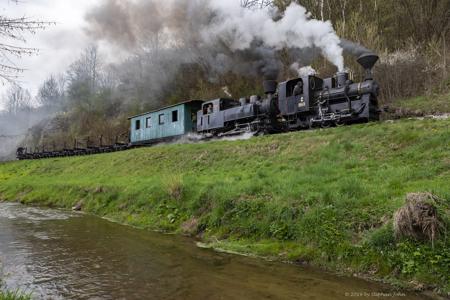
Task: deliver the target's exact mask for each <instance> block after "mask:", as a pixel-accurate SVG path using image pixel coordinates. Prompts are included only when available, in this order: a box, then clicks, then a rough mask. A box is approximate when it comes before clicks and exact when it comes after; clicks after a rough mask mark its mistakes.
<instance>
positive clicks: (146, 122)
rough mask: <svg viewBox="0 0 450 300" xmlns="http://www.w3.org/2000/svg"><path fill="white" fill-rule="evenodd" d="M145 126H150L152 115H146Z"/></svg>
mask: <svg viewBox="0 0 450 300" xmlns="http://www.w3.org/2000/svg"><path fill="white" fill-rule="evenodd" d="M145 127H147V128H151V127H152V117H148V118H147V119H145Z"/></svg>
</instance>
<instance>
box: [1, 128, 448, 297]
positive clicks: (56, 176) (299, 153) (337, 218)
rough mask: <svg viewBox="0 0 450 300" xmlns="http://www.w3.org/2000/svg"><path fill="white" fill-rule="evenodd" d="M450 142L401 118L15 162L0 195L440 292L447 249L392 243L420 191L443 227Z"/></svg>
mask: <svg viewBox="0 0 450 300" xmlns="http://www.w3.org/2000/svg"><path fill="white" fill-rule="evenodd" d="M449 132H450V120H448V119H447V120H428V119H426V120H401V121H395V122H383V123H371V124H364V125H356V126H351V127H339V128H332V129H328V130H316V131H305V132H295V133H289V134H282V135H273V136H266V137H258V138H252V139H250V140H242V141H233V142H231V141H220V142H210V143H203V144H184V145H164V146H158V147H153V148H142V149H136V150H131V151H126V152H120V153H112V154H103V155H97V156H86V157H74V158H60V159H50V160H41V161H22V162H10V163H4V164H0V196H1V198H3V199H5V200H6V199H8V200H12V201H20V202H22V203H30V204H31V203H32V204H39V205H46V206H53V207H65V208H71V207H73V206H76V205H77V204H78V205H79V206H81V207H82V209H83V210H84V211H87V212H90V213H93V214H96V215H99V216H102V217H107V218H110V219H113V220H115V221H118V222H122V223H126V224H130V225H133V226H137V227H140V228H148V229H153V230H164V231H168V232H177V233H182V234H191V235H195V236H198V237H199V238H200V239H201V240H202V241H203V242H204V243H206V244H207V245H210V246H214V247H219V248H222V249H225V250H231V251H236V252H239V253H252V254H255V255H261V256H265V257H271V258H274V259H278V260H288V261H292V262H297V263H308V264H312V265H316V266H320V267H324V268H327V269H330V270H334V271H338V272H343V273H346V274H358V275H365V276H370V277H373V278H379V279H383V280H386V281H389V282H391V283H398V284H401V285H407V286H415V287H418V288H422V289H434V290H435V291H439V292H441V293H443V294H446V293H448V292H450V286H449V281H448V278H450V240H449V239H448V238H446V237H443V236H441V237H440V238H439V239H438V240H436V241H435V242H434V245H432V244H431V243H429V242H417V241H411V240H396V239H395V237H394V232H393V228H392V218H393V214H394V212H395V211H396V210H397V209H398V208H400V207H401V206H402V205H403V204H404V202H405V197H406V195H407V194H408V193H415V192H431V193H433V194H434V195H436V196H438V197H439V198H440V199H444V200H443V201H442V202H439V203H437V205H438V210H439V211H440V212H441V214H443V215H444V217H446V218H448V210H447V209H448V200H449V199H450V185H449V184H448V183H449V182H450V171H449V170H450V161H449V157H450V149H449V147H448V145H449V144H450V134H449ZM447 227H448V225H447Z"/></svg>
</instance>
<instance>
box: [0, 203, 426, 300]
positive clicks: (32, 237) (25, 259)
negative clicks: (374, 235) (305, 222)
mask: <svg viewBox="0 0 450 300" xmlns="http://www.w3.org/2000/svg"><path fill="white" fill-rule="evenodd" d="M0 262H1V265H2V266H1V271H0V272H1V273H0V274H1V275H0V277H3V280H4V284H5V285H6V286H7V287H8V288H10V289H12V290H14V289H16V288H20V289H21V290H25V291H31V292H33V295H34V296H35V298H36V299H158V300H160V299H227V300H228V299H318V300H326V299H347V300H348V299H363V298H369V299H424V298H423V297H422V298H421V297H419V296H417V295H413V294H407V295H404V294H403V295H402V294H400V295H395V292H394V291H390V290H389V289H388V288H386V287H385V286H381V285H377V284H372V283H367V282H365V281H361V280H357V279H353V278H340V277H336V276H332V275H329V274H326V273H323V272H319V271H317V270H311V269H308V268H302V267H298V266H292V265H285V264H279V263H270V262H265V261H261V260H258V259H252V258H245V257H239V256H233V255H228V254H221V253H215V252H213V251H211V250H205V249H199V248H197V247H195V244H194V242H193V241H192V240H191V239H187V238H180V237H175V236H167V235H162V234H158V233H152V232H147V231H143V230H137V229H134V228H130V227H126V226H122V225H118V224H115V223H111V222H108V221H106V220H103V219H100V218H96V217H93V216H87V215H82V214H75V213H71V212H64V211H58V210H48V209H39V208H30V207H24V206H21V205H17V204H9V203H0ZM379 293H386V294H389V295H386V296H388V297H381V295H380V294H379ZM364 295H365V296H369V297H359V296H364Z"/></svg>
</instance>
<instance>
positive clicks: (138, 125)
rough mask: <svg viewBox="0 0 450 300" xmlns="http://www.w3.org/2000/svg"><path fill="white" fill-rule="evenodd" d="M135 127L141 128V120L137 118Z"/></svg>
mask: <svg viewBox="0 0 450 300" xmlns="http://www.w3.org/2000/svg"><path fill="white" fill-rule="evenodd" d="M134 128H136V130H139V129H141V120H136V124H135V127H134Z"/></svg>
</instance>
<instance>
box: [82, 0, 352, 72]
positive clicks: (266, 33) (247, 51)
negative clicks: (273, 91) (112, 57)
mask: <svg viewBox="0 0 450 300" xmlns="http://www.w3.org/2000/svg"><path fill="white" fill-rule="evenodd" d="M86 19H87V21H88V22H89V28H88V29H87V31H88V32H89V33H90V34H91V35H92V36H93V37H95V38H97V39H104V40H107V41H109V42H110V43H113V44H115V45H117V46H119V47H121V48H122V49H127V50H130V51H136V49H140V50H144V51H148V50H151V49H153V50H155V48H157V49H158V51H162V52H164V51H166V50H167V49H174V48H176V49H182V51H181V52H182V53H184V55H185V56H186V57H188V59H186V58H185V57H184V58H182V59H181V58H180V57H179V55H177V57H174V59H173V60H172V62H173V64H175V65H176V64H181V63H185V62H186V61H189V60H191V61H193V62H200V63H201V64H203V65H204V66H205V68H207V69H208V71H210V72H212V73H217V74H223V73H226V72H234V73H237V74H244V75H255V74H258V75H263V76H265V77H270V78H275V77H277V75H278V72H279V71H280V68H281V66H282V64H281V61H280V59H279V51H281V50H283V49H288V50H289V51H295V50H299V49H300V50H305V49H319V50H320V52H321V54H322V55H323V56H324V57H325V58H327V59H328V60H329V61H330V62H331V63H333V64H334V65H335V66H336V67H337V68H338V69H339V70H343V69H344V61H343V56H342V52H343V49H342V47H341V46H340V40H339V38H338V37H337V35H336V34H335V32H334V30H333V27H332V24H331V23H330V22H328V21H327V22H323V21H319V20H315V19H312V18H311V16H310V14H309V13H307V11H306V9H305V8H304V7H302V6H300V5H298V4H295V3H293V4H291V5H290V6H288V7H287V9H286V10H285V11H284V13H283V14H281V13H280V12H278V11H276V10H274V9H269V8H267V9H261V10H249V9H245V8H242V7H241V6H240V5H239V1H222V0H165V1H159V0H134V1H131V0H128V1H119V0H104V1H103V3H102V4H101V5H100V6H98V7H97V8H95V9H94V10H93V11H91V12H90V13H89V14H88V15H87V16H86ZM178 53H179V52H178ZM299 59H300V60H301V58H299Z"/></svg>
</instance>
